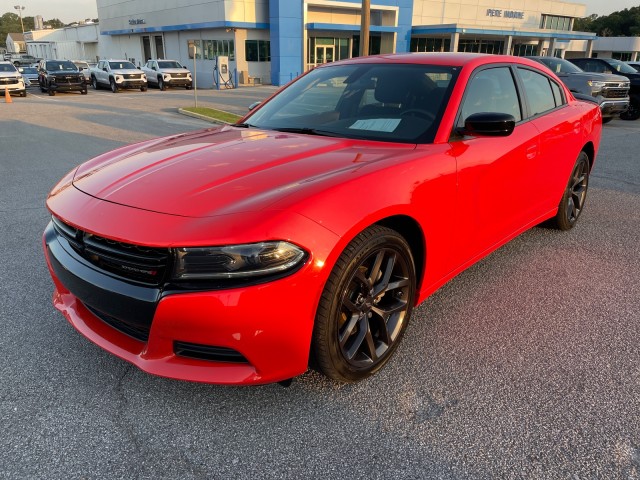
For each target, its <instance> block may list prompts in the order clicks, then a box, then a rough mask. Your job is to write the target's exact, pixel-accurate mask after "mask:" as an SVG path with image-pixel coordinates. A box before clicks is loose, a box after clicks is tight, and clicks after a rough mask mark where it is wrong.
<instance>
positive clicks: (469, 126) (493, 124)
mask: <svg viewBox="0 0 640 480" xmlns="http://www.w3.org/2000/svg"><path fill="white" fill-rule="evenodd" d="M515 126H516V119H515V118H514V116H513V115H509V114H508V113H498V112H480V113H474V114H473V115H469V116H468V117H467V118H466V119H465V121H464V128H461V129H459V130H458V133H461V134H463V135H473V136H479V137H508V136H509V135H511V134H512V133H513V129H514V128H515Z"/></svg>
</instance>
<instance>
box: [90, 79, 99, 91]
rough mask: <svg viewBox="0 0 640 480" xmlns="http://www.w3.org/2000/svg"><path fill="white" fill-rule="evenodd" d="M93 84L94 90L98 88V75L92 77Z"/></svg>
mask: <svg viewBox="0 0 640 480" xmlns="http://www.w3.org/2000/svg"><path fill="white" fill-rule="evenodd" d="M91 85H93V89H94V90H98V79H97V78H96V77H91Z"/></svg>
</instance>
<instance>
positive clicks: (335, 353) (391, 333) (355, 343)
mask: <svg viewBox="0 0 640 480" xmlns="http://www.w3.org/2000/svg"><path fill="white" fill-rule="evenodd" d="M415 292H416V274H415V266H414V261H413V256H412V254H411V249H410V247H409V245H408V244H407V242H406V241H405V239H404V238H403V237H402V236H401V235H400V234H399V233H398V232H396V231H394V230H391V229H389V228H386V227H381V226H373V227H370V228H368V229H367V230H365V231H363V232H362V233H360V235H358V236H357V237H356V238H355V239H354V240H353V241H352V242H351V243H350V244H349V245H348V246H347V248H345V250H344V252H343V253H342V255H341V256H340V258H339V259H338V261H337V262H336V265H335V267H334V269H333V271H332V272H331V275H330V277H329V280H328V281H327V284H326V286H325V289H324V291H323V294H322V297H321V300H320V304H319V305H318V313H317V315H316V322H315V325H314V333H313V345H312V354H313V359H314V360H315V362H316V364H317V367H319V369H320V370H321V371H322V372H323V373H324V374H325V375H327V376H328V377H330V378H332V379H334V380H337V381H340V382H353V381H357V380H361V379H363V378H366V377H368V376H370V375H372V374H373V373H375V372H376V371H378V370H379V369H380V368H382V366H383V365H384V364H385V363H386V362H387V361H388V360H389V358H390V357H391V355H392V353H393V352H394V351H395V349H396V348H397V347H398V344H399V342H400V339H401V338H402V334H403V333H404V331H405V329H406V327H407V324H408V323H409V318H410V316H411V311H412V309H413V305H414V302H415Z"/></svg>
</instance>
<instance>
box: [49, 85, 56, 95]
mask: <svg viewBox="0 0 640 480" xmlns="http://www.w3.org/2000/svg"><path fill="white" fill-rule="evenodd" d="M47 91H48V92H49V96H50V97H55V95H56V91H55V90H53V89H52V88H51V85H49V86H48V87H47Z"/></svg>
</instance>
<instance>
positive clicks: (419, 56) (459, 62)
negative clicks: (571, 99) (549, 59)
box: [318, 52, 540, 68]
mask: <svg viewBox="0 0 640 480" xmlns="http://www.w3.org/2000/svg"><path fill="white" fill-rule="evenodd" d="M358 63H398V64H415V65H441V66H447V67H465V66H470V67H472V68H475V67H476V66H481V65H490V64H494V63H495V64H504V63H515V64H520V65H526V66H531V67H534V68H539V67H540V64H539V63H538V62H535V61H534V60H529V59H528V58H525V57H515V56H512V55H492V54H484V53H451V52H446V53H441V52H433V53H431V52H430V53H396V54H383V55H374V56H369V57H356V58H350V59H348V60H340V61H338V62H333V63H326V64H324V65H322V66H321V67H318V68H323V67H326V66H330V65H337V64H342V65H344V64H358Z"/></svg>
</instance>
